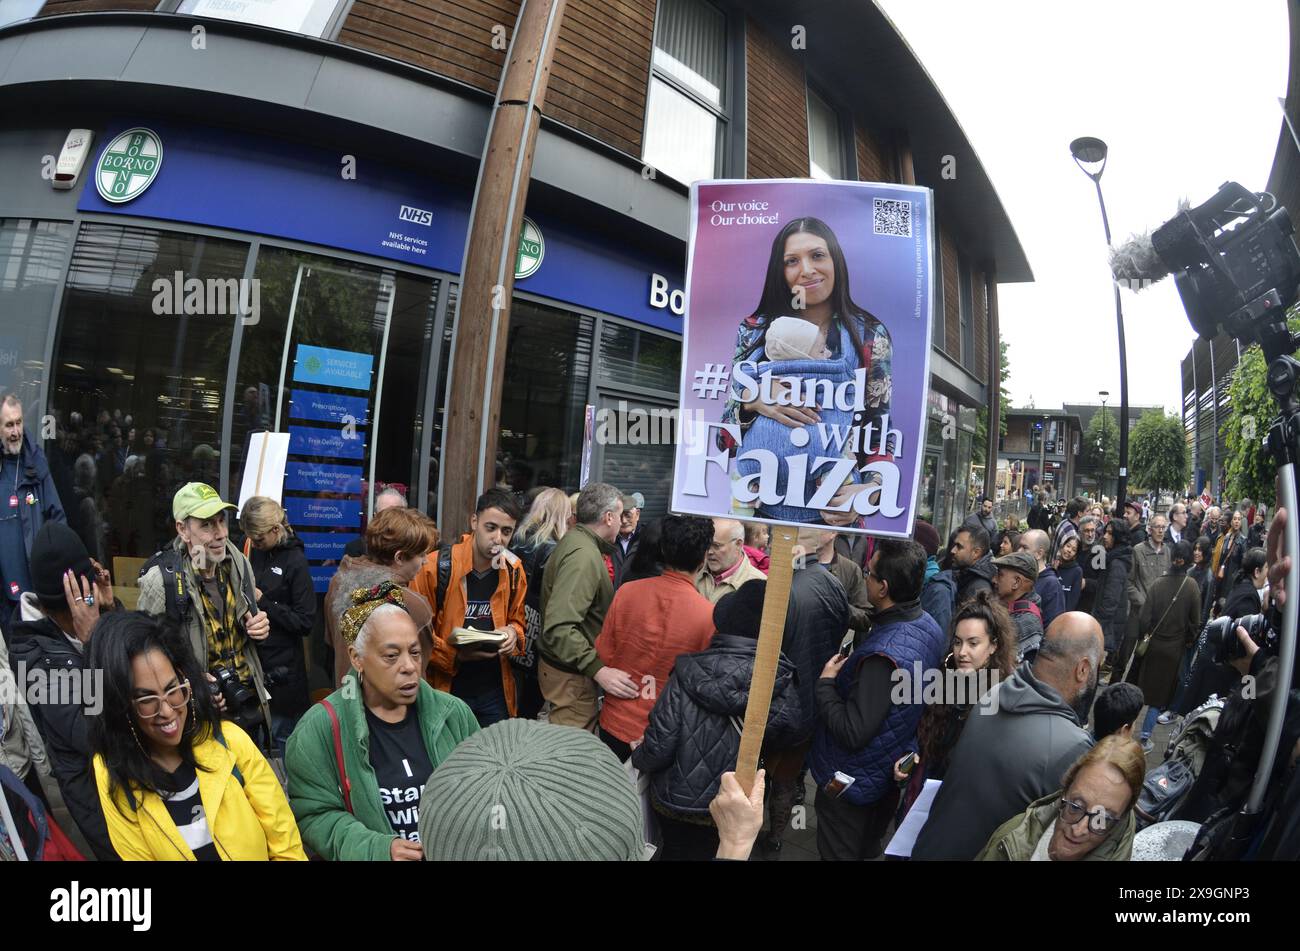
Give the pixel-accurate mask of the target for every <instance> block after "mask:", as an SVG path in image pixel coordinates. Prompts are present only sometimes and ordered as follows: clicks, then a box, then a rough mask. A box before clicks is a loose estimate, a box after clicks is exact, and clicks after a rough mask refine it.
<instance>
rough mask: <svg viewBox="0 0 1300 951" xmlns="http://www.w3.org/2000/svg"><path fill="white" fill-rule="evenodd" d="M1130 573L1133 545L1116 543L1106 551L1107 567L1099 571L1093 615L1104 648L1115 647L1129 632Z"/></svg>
mask: <svg viewBox="0 0 1300 951" xmlns="http://www.w3.org/2000/svg"><path fill="white" fill-rule="evenodd" d="M1132 573H1133V549H1132V547H1131V546H1129V545H1116V546H1115V547H1114V548H1112V549H1110V551H1108V552H1106V570H1105V571H1103V572H1102V575H1101V582H1100V584H1099V586H1098V589H1097V598H1096V600H1095V601H1093V604H1092V616H1093V617H1095V618H1096V619H1097V623H1098V624H1100V625H1101V632H1102V634H1104V635H1105V636H1106V650H1108V651H1113V650H1118V649H1119V646H1120V644H1122V643H1124V635H1125V634H1126V633H1127V632H1128V579H1129V576H1130V575H1131V574H1132Z"/></svg>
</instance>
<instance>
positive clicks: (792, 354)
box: [736, 317, 862, 522]
mask: <svg viewBox="0 0 1300 951" xmlns="http://www.w3.org/2000/svg"><path fill="white" fill-rule="evenodd" d="M834 330H835V331H836V332H838V334H839V339H838V343H839V348H838V350H839V354H840V355H839V356H835V355H833V354H832V352H831V351H830V349H828V348H827V347H825V346H818V345H817V338H818V333H819V332H818V328H817V325H816V324H814V323H812V322H811V321H807V320H802V319H800V318H798V317H778V318H776V319H775V320H773V321H772V323H771V325H770V326H769V327H768V328H767V333H766V335H765V336H764V339H763V347H762V350H761V352H760V353H759V354H756V358H757V359H758V361H759V362H758V371H759V372H760V373H771V374H772V376H773V378H777V377H780V378H782V379H790V380H791V382H792V383H794V382H796V381H798V383H802V382H803V381H809V380H811V381H813V382H814V383H815V382H817V381H822V380H826V381H829V382H830V383H831V385H832V386H839V385H840V384H841V383H846V382H848V381H849V380H852V379H853V377H854V374H855V373H856V371H857V370H858V364H857V361H856V359H855V358H856V356H857V354H856V352H855V350H854V348H853V344H852V341H851V340H850V337H849V334H848V331H847V330H846V329H845V328H844V327H843V325H842V324H839V323H838V322H837V323H836V324H835V327H834ZM796 388H798V384H797V383H796ZM817 413H818V415H820V416H821V422H820V423H808V424H805V425H803V426H802V427H790V426H786V425H785V424H784V423H780V422H777V421H776V420H774V419H770V418H769V417H767V416H762V415H759V416H758V417H757V418H755V420H754V421H753V423H752V424H750V426H749V428H748V429H747V430H746V432H745V435H744V439H743V443H742V448H741V452H740V455H741V456H743V455H744V454H745V452H747V451H749V450H752V449H766V450H768V451H770V452H772V453H773V454H775V455H776V456H777V458H779V459H782V460H784V459H785V458H786V457H788V456H793V455H807V456H809V457H810V462H811V460H812V459H815V458H817V457H819V456H832V455H843V456H846V457H849V458H853V459H855V460H856V453H855V451H854V448H853V445H852V444H851V443H850V442H848V441H847V440H846V441H845V443H844V445H842V446H841V447H840V450H839V452H838V453H837V452H836V449H835V443H834V442H833V441H832V442H830V445H826V442H827V441H828V440H824V439H823V437H822V432H823V431H825V432H826V434H827V436H830V435H831V434H833V433H835V432H836V427H838V433H839V435H837V436H836V437H835V439H836V440H838V439H839V438H841V437H842V436H844V434H845V433H847V432H848V430H849V428H850V427H852V426H853V425H854V419H853V417H854V410H852V409H848V410H842V409H839V408H837V407H836V406H834V405H833V404H831V405H818V406H817ZM800 428H802V429H803V430H804V431H805V432H806V433H807V435H808V441H807V442H806V443H804V445H803V446H802V447H800V446H797V445H795V443H794V442H792V441H791V439H790V437H791V436H792V435H793V434H794V433H795V432H796V431H797V430H798V429H800ZM833 466H834V463H830V462H826V463H822V464H821V465H820V466H817V467H815V468H813V469H811V471H810V472H809V474H808V477H807V482H806V485H805V497H806V498H808V499H811V498H812V495H813V492H814V489H813V486H814V485H820V484H821V481H822V479H823V478H825V477H826V476H828V475H829V474H830V472H831V469H832V468H833ZM758 471H759V464H758V462H756V461H755V460H753V459H743V458H738V459H737V460H736V472H737V474H738V475H740V476H741V477H742V478H744V477H748V476H751V475H755V474H757V473H758ZM779 473H780V475H779V478H778V482H777V493H778V494H780V495H782V496H784V495H785V493H786V484H787V481H788V478H787V468H786V466H785V465H784V464H782V465H781V467H780V469H779ZM861 481H862V475H861V473H859V472H858V471H857V468H856V465H855V467H854V470H853V472H852V473H851V475H850V476H849V478H848V479H847V480H846V482H845V483H844V484H859V483H861ZM836 488H837V489H838V488H839V487H838V486H837V487H836ZM762 514H763V515H764V516H766V517H767V518H773V519H779V520H781V521H788V522H807V521H817V520H818V519H817V518H816V513H815V512H812V511H810V510H809V509H807V508H804V507H802V506H799V505H775V506H768V505H764V506H762ZM810 516H813V517H812V518H810Z"/></svg>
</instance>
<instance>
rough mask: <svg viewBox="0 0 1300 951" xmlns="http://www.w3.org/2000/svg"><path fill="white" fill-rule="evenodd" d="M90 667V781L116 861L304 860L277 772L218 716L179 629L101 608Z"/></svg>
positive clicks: (245, 736)
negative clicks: (96, 673) (95, 685)
mask: <svg viewBox="0 0 1300 951" xmlns="http://www.w3.org/2000/svg"><path fill="white" fill-rule="evenodd" d="M86 666H87V668H89V669H91V670H96V669H99V670H103V672H104V680H103V684H104V687H103V705H102V709H101V712H100V713H99V715H98V716H92V717H90V723H89V737H90V747H91V751H92V753H93V754H94V766H95V783H96V785H97V786H98V788H99V803H100V807H101V808H102V809H103V811H104V819H105V821H106V823H107V825H108V835H109V839H110V840H111V841H112V843H113V848H114V849H116V850H117V853H118V855H119V856H121V857H122V858H123V859H128V860H130V859H143V860H154V861H168V860H170V861H186V862H194V861H223V862H230V861H240V860H254V861H267V860H268V859H269V860H273V861H274V860H293V859H299V860H304V859H306V857H307V856H306V855H305V854H304V852H303V848H302V839H301V838H300V837H299V835H298V826H297V824H296V823H295V822H294V818H293V813H292V812H291V811H290V809H289V803H288V800H287V799H286V798H285V795H284V791H283V790H282V789H281V788H280V783H279V780H277V779H276V776H275V772H274V771H273V770H272V769H271V765H270V764H269V763H268V762H267V761H266V758H265V757H264V756H263V755H262V753H261V751H259V750H258V748H257V747H256V745H254V743H253V741H252V740H251V739H249V737H248V734H246V733H245V732H244V731H243V730H242V729H240V728H239V727H238V726H236V725H235V724H233V723H230V722H224V723H223V722H222V721H221V720H220V719H218V717H219V714H218V712H217V709H216V707H215V706H214V702H213V697H212V692H211V687H210V683H211V681H210V679H209V676H208V675H207V674H206V673H205V672H204V671H203V670H202V669H201V668H200V667H199V666H198V664H197V663H196V662H195V660H194V656H193V654H192V653H191V652H190V649H189V645H188V643H187V642H186V641H185V639H184V638H183V637H181V636H180V635H179V634H177V633H176V632H175V631H173V630H170V629H168V628H167V627H165V626H164V625H163V624H161V623H159V621H156V620H154V619H153V618H151V617H149V616H148V615H144V614H140V613H139V612H135V611H129V612H118V613H115V614H108V615H105V616H104V617H103V618H102V619H101V620H100V621H99V623H98V624H97V625H96V627H95V630H94V633H93V634H92V635H91V639H90V657H89V659H88V661H87V665H86Z"/></svg>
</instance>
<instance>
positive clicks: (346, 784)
mask: <svg viewBox="0 0 1300 951" xmlns="http://www.w3.org/2000/svg"><path fill="white" fill-rule="evenodd" d="M320 705H321V706H322V707H324V708H325V712H326V713H328V714H329V716H330V731H331V732H332V733H333V734H334V762H335V763H336V764H337V765H338V768H339V790H340V791H341V792H342V793H343V805H344V806H346V807H347V810H348V812H350V813H352V814H353V815H356V813H354V812H352V783H351V782H350V781H349V780H348V771H347V769H346V768H345V767H344V765H343V736H342V734H341V732H340V731H339V715H338V713H337V711H335V709H334V705H333V704H332V703H330V702H329V701H328V700H322V701H321V702H320Z"/></svg>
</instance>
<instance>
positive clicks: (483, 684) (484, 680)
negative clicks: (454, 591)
mask: <svg viewBox="0 0 1300 951" xmlns="http://www.w3.org/2000/svg"><path fill="white" fill-rule="evenodd" d="M500 580H501V574H500V572H499V571H498V569H496V568H489V569H488V570H487V571H473V570H471V571H470V573H469V574H467V575H466V576H465V625H464V626H465V627H468V628H471V629H473V630H475V631H491V630H494V629H495V628H496V624H495V623H494V622H493V621H492V595H494V594H496V590H497V584H498V583H500ZM501 689H502V687H501V662H500V661H498V660H497V659H496V658H495V657H489V658H487V659H485V660H472V661H467V660H464V659H462V660H461V661H460V664H459V666H458V667H457V668H456V679H455V681H453V683H452V693H453V694H455V695H456V696H458V697H479V696H482V695H483V694H485V693H491V692H494V691H499V690H501Z"/></svg>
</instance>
